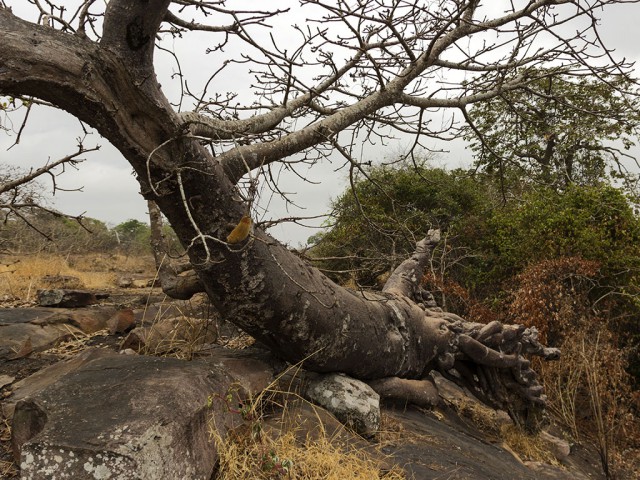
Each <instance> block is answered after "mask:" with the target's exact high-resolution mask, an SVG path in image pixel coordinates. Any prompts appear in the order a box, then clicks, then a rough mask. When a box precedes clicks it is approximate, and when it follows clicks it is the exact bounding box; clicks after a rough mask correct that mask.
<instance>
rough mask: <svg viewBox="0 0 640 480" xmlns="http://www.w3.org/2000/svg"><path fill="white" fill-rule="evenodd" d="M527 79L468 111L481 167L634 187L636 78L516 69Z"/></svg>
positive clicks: (639, 124) (638, 122) (638, 129)
mask: <svg viewBox="0 0 640 480" xmlns="http://www.w3.org/2000/svg"><path fill="white" fill-rule="evenodd" d="M513 75H516V76H521V77H524V78H528V77H529V76H531V77H532V80H531V81H530V82H528V83H526V85H524V86H523V87H522V88H519V89H515V90H510V91H506V92H504V93H502V94H500V95H497V96H495V97H493V98H491V99H490V100H487V101H484V102H478V103H476V104H474V106H473V107H472V108H471V109H470V111H469V114H468V120H469V124H468V125H467V126H466V127H465V137H466V138H467V139H468V140H469V141H470V142H471V149H472V150H473V152H474V153H475V155H476V160H475V161H476V164H477V166H478V167H480V168H481V169H483V170H484V171H487V172H489V173H492V174H494V175H496V176H498V177H500V178H501V179H502V180H503V181H504V180H505V178H506V177H508V176H509V175H508V173H507V172H508V171H511V170H515V171H516V175H517V177H518V178H519V179H520V181H529V182H537V183H539V184H543V185H545V186H549V187H553V188H556V189H562V188H566V187H567V185H570V184H572V183H577V184H580V185H595V184H597V183H599V182H600V181H602V180H603V179H606V178H609V179H622V180H624V181H625V183H626V185H627V187H628V188H629V191H632V192H635V190H636V187H637V179H638V173H637V168H638V165H639V164H638V162H637V160H636V159H635V158H634V157H633V156H632V155H630V154H629V153H628V150H629V148H630V147H631V146H633V145H635V142H636V141H637V138H638V135H639V134H640V104H639V101H638V98H637V89H638V87H637V85H636V83H635V82H634V81H633V80H631V79H629V78H627V77H625V76H623V75H611V76H606V77H604V78H597V77H594V76H591V75H575V76H574V75H571V74H569V73H565V72H564V71H563V69H555V68H550V69H542V70H539V69H536V70H531V69H527V68H524V69H518V70H516V71H514V72H513Z"/></svg>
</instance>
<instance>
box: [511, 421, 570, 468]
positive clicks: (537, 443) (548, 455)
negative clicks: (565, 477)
mask: <svg viewBox="0 0 640 480" xmlns="http://www.w3.org/2000/svg"><path fill="white" fill-rule="evenodd" d="M500 435H501V437H502V438H503V440H504V442H505V443H506V445H507V446H508V448H509V450H511V451H512V452H513V453H515V454H517V456H518V457H519V458H520V459H521V460H526V461H532V462H544V463H548V464H550V465H555V466H560V465H561V464H560V462H559V461H558V460H557V459H556V457H555V456H554V455H553V453H552V451H551V449H550V448H549V445H548V444H547V442H545V441H544V440H543V439H542V437H541V436H540V435H539V434H535V435H530V434H528V433H527V432H525V431H524V430H523V429H521V428H519V427H517V426H516V425H503V426H502V427H501V428H500Z"/></svg>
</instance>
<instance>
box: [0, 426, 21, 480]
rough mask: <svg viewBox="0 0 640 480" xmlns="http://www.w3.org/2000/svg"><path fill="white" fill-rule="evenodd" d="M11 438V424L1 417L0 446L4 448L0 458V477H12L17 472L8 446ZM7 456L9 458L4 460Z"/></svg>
mask: <svg viewBox="0 0 640 480" xmlns="http://www.w3.org/2000/svg"><path fill="white" fill-rule="evenodd" d="M10 440H11V425H10V424H9V421H8V420H7V419H2V422H1V423H0V444H1V446H0V448H2V449H3V450H5V451H4V452H3V455H2V458H0V478H9V477H14V476H16V475H17V474H18V469H17V467H16V464H15V462H14V461H13V457H12V453H11V451H10V448H9V442H10ZM4 458H9V459H10V460H4Z"/></svg>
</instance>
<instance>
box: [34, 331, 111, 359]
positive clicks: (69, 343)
mask: <svg viewBox="0 0 640 480" xmlns="http://www.w3.org/2000/svg"><path fill="white" fill-rule="evenodd" d="M107 335H109V330H106V329H105V330H98V331H97V332H93V333H73V334H71V338H69V339H68V340H65V341H63V342H60V343H58V344H57V345H55V346H53V347H51V348H49V349H47V350H44V351H43V352H42V353H43V354H51V355H55V356H57V357H59V358H60V359H62V360H65V359H68V358H72V357H75V356H76V355H78V354H80V353H82V352H84V351H85V350H86V349H87V348H89V347H90V345H89V343H90V342H91V340H92V339H93V338H95V337H103V336H107ZM103 348H108V347H103Z"/></svg>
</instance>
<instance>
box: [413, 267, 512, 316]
mask: <svg viewBox="0 0 640 480" xmlns="http://www.w3.org/2000/svg"><path fill="white" fill-rule="evenodd" d="M422 285H423V287H424V288H425V289H427V290H428V291H430V292H431V293H432V294H433V295H434V297H435V299H436V302H438V305H439V306H441V307H442V308H444V309H445V310H447V311H449V312H453V313H456V314H458V315H460V316H461V317H464V318H466V319H467V320H469V321H472V322H479V323H489V322H491V321H493V320H499V319H500V318H499V315H500V314H499V313H498V312H495V311H493V310H492V309H491V308H489V307H488V306H487V305H485V304H484V303H482V302H480V301H478V300H477V299H475V298H474V297H473V296H472V295H471V293H470V292H469V290H467V289H466V288H465V287H463V286H462V285H460V284H459V283H457V282H455V281H453V280H451V279H449V278H446V277H443V276H440V275H435V274H434V273H432V272H429V273H427V274H426V275H425V276H424V277H423V278H422Z"/></svg>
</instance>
